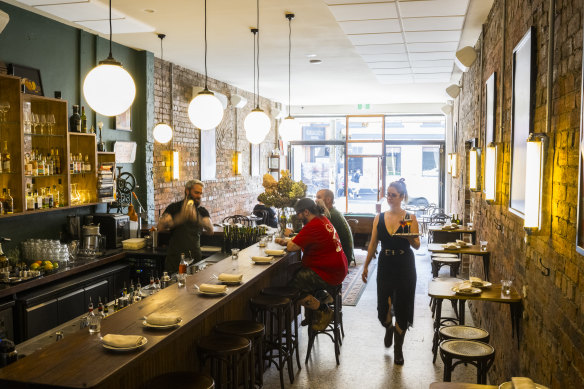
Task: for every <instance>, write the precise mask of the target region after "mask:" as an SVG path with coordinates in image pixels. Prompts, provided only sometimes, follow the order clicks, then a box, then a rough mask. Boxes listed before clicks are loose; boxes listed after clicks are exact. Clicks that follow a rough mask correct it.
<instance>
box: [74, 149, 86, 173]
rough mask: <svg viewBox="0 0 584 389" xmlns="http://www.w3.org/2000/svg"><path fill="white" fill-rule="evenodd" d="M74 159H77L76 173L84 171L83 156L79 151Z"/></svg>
mask: <svg viewBox="0 0 584 389" xmlns="http://www.w3.org/2000/svg"><path fill="white" fill-rule="evenodd" d="M76 161H77V167H76V170H77V173H84V171H83V156H82V155H81V153H79V155H78V156H77V159H76Z"/></svg>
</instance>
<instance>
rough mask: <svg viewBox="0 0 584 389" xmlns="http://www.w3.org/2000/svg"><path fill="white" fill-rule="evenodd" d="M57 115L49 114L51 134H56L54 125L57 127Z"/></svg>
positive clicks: (48, 123) (48, 120)
mask: <svg viewBox="0 0 584 389" xmlns="http://www.w3.org/2000/svg"><path fill="white" fill-rule="evenodd" d="M55 123H56V121H55V115H53V114H52V113H51V114H49V115H47V125H48V127H49V131H48V132H49V134H50V135H53V134H54V127H55Z"/></svg>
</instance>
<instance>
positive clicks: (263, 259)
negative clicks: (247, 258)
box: [251, 257, 274, 262]
mask: <svg viewBox="0 0 584 389" xmlns="http://www.w3.org/2000/svg"><path fill="white" fill-rule="evenodd" d="M272 259H274V257H251V260H252V261H254V262H271V261H272Z"/></svg>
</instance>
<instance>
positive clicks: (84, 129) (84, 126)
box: [79, 106, 87, 133]
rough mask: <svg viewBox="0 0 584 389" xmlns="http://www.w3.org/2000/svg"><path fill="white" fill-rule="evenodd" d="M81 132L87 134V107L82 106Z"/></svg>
mask: <svg viewBox="0 0 584 389" xmlns="http://www.w3.org/2000/svg"><path fill="white" fill-rule="evenodd" d="M79 119H80V120H81V132H84V133H87V116H85V107H84V106H81V116H80V117H79Z"/></svg>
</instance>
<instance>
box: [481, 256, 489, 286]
mask: <svg viewBox="0 0 584 389" xmlns="http://www.w3.org/2000/svg"><path fill="white" fill-rule="evenodd" d="M482 257H483V270H484V272H485V280H486V281H489V268H490V262H491V254H490V253H486V254H485V255H483V256H482Z"/></svg>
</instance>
